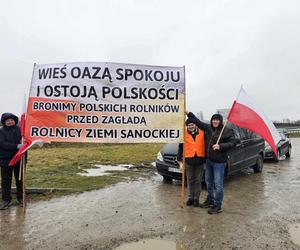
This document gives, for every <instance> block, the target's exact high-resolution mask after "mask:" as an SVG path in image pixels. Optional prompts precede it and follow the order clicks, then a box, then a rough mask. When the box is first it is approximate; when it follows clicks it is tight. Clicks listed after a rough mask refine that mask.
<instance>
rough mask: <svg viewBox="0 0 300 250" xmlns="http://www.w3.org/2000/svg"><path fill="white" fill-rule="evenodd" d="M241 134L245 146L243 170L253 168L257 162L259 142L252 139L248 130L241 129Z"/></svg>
mask: <svg viewBox="0 0 300 250" xmlns="http://www.w3.org/2000/svg"><path fill="white" fill-rule="evenodd" d="M239 131H240V134H241V141H242V144H243V146H244V151H245V153H244V159H243V163H242V168H246V167H250V166H253V165H254V164H255V162H256V158H257V155H258V152H257V142H256V141H255V139H254V138H252V137H251V133H250V131H248V130H246V129H242V128H239Z"/></svg>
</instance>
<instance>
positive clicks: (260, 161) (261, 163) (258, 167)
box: [253, 155, 264, 173]
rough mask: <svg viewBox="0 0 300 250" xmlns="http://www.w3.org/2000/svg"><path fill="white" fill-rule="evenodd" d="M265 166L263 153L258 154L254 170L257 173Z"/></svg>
mask: <svg viewBox="0 0 300 250" xmlns="http://www.w3.org/2000/svg"><path fill="white" fill-rule="evenodd" d="M263 166H264V161H263V158H262V156H261V155H258V157H257V159H256V163H255V165H254V166H253V170H254V172H255V173H260V172H261V171H262V169H263Z"/></svg>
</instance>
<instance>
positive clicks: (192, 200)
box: [186, 198, 194, 206]
mask: <svg viewBox="0 0 300 250" xmlns="http://www.w3.org/2000/svg"><path fill="white" fill-rule="evenodd" d="M193 204H194V199H192V198H189V199H188V200H187V202H186V205H187V206H192V205H193Z"/></svg>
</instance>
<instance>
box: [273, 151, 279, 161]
mask: <svg viewBox="0 0 300 250" xmlns="http://www.w3.org/2000/svg"><path fill="white" fill-rule="evenodd" d="M279 157H280V151H279V149H277V156H276V155H275V154H274V161H275V162H279Z"/></svg>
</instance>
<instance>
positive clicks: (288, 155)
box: [285, 146, 292, 158]
mask: <svg viewBox="0 0 300 250" xmlns="http://www.w3.org/2000/svg"><path fill="white" fill-rule="evenodd" d="M291 151H292V148H291V146H289V151H288V152H287V153H286V154H285V157H286V158H290V157H291Z"/></svg>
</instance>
